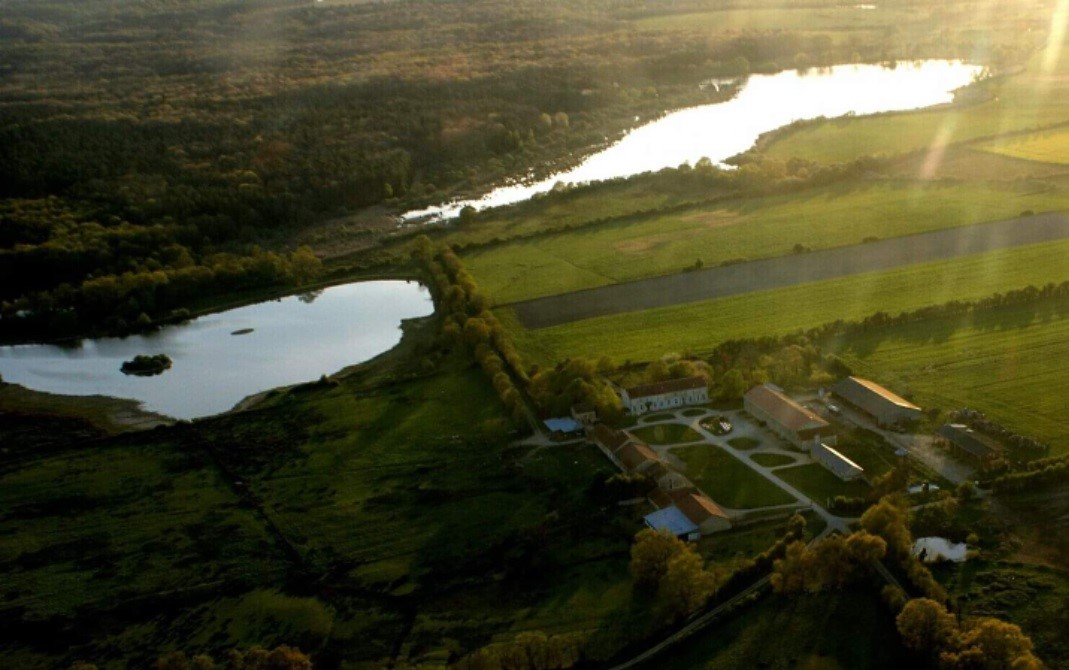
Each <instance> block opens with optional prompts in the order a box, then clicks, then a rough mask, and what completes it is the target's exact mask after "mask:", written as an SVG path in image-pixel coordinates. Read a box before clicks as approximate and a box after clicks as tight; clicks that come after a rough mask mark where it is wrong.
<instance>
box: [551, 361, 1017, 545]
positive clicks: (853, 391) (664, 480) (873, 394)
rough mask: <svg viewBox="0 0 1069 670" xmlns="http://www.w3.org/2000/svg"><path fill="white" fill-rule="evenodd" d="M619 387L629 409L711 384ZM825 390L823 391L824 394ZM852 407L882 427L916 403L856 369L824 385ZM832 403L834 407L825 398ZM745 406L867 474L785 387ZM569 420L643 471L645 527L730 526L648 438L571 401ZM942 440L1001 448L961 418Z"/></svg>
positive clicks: (989, 455) (844, 475) (831, 466)
mask: <svg viewBox="0 0 1069 670" xmlns="http://www.w3.org/2000/svg"><path fill="white" fill-rule="evenodd" d="M617 392H618V394H619V395H620V399H621V401H622V403H623V406H624V408H625V409H627V410H628V412H630V413H631V414H632V415H636V416H637V415H641V414H645V413H647V412H655V411H662V410H673V409H678V408H682V407H686V406H692V405H702V404H705V403H707V402H708V401H709V391H708V387H707V384H706V382H705V380H704V379H703V378H701V377H688V378H684V379H673V380H668V381H664V382H658V383H654V384H645V385H642V386H636V387H632V388H626V389H625V388H619V387H617ZM822 395H823V394H822ZM830 395H833V396H835V397H836V398H838V399H839V400H840V401H841V402H843V403H844V404H845V405H847V406H849V407H850V408H851V409H852V410H853V411H855V412H857V413H859V414H862V415H864V416H865V417H867V418H868V419H869V420H871V421H872V422H873V423H875V424H876V425H877V426H880V427H881V428H901V427H903V426H907V425H910V424H912V423H914V422H916V421H917V420H918V419H920V417H921V413H922V410H921V408H920V407H918V406H916V405H914V404H913V403H911V402H909V401H908V400H906V399H904V398H902V397H900V396H898V395H897V394H895V393H894V392H892V391H890V390H888V389H886V388H884V387H883V386H880V385H879V384H877V383H875V382H872V381H869V380H867V379H862V378H860V377H852V376H851V377H847V378H845V379H843V380H841V381H839V382H838V383H837V384H835V385H834V386H833V387H832V388H831V389H830ZM829 407H831V408H832V409H833V410H834V411H836V412H837V411H839V410H838V408H836V407H835V406H834V405H830V404H829ZM743 409H744V410H745V411H746V413H747V414H749V415H750V416H751V417H753V418H754V419H755V420H756V421H757V422H758V423H759V424H760V425H762V426H764V427H765V428H767V429H768V430H770V431H772V432H773V433H775V434H777V435H778V436H779V437H781V438H782V439H783V440H785V441H786V442H788V443H789V444H790V445H792V446H793V447H794V448H795V449H797V450H799V451H802V452H805V453H807V454H809V456H810V457H812V459H813V460H814V461H815V462H817V463H819V464H820V465H822V466H824V467H825V468H826V469H827V470H829V471H830V472H832V473H833V474H834V475H835V476H837V477H838V478H839V479H841V480H843V481H852V480H856V479H862V478H864V477H865V471H864V468H862V467H861V466H860V465H858V464H857V463H855V462H853V461H852V460H850V459H849V458H847V457H846V456H844V455H843V454H841V453H840V452H839V451H837V450H836V449H835V445H836V442H837V438H836V433H835V428H834V426H833V425H832V424H831V423H829V422H828V421H826V420H825V419H824V418H823V417H821V416H820V415H819V414H817V413H816V412H815V411H813V410H812V409H810V408H809V407H807V406H805V405H803V404H800V403H798V402H797V401H795V400H793V399H792V398H790V397H789V396H788V395H787V394H786V393H784V391H783V389H781V388H778V387H776V386H774V385H772V384H761V385H758V386H755V387H753V388H752V389H750V390H749V391H748V392H747V393H746V394H745V395H744V397H743ZM567 421H570V422H571V424H570V426H571V427H585V433H586V436H587V439H588V440H589V441H590V442H592V443H593V444H595V445H596V446H597V447H598V448H599V449H600V450H601V451H602V453H604V454H605V456H606V457H607V458H608V459H609V460H610V461H612V463H613V464H615V465H616V467H618V468H619V469H620V470H621V471H623V472H625V473H629V474H641V475H643V476H645V477H647V478H648V479H649V480H651V481H652V482H654V483H655V484H656V486H655V488H654V489H653V491H652V493H651V494H650V495H649V501H650V502H651V503H652V504H653V505H654V506H655V507H657V508H658V509H657V511H656V512H654V513H652V514H650V515H648V516H647V517H646V523H647V525H649V526H650V527H653V528H657V529H666V530H668V531H670V532H672V533H673V534H675V535H676V536H679V537H684V538H688V539H697V538H698V537H700V536H702V535H707V534H710V533H715V532H718V531H722V530H727V529H729V528H731V525H732V519H731V516H730V515H729V514H728V513H727V512H725V511H724V510H723V509H721V508H720V507H719V506H718V505H717V504H716V503H715V502H713V500H712V499H711V498H709V496H707V495H706V494H705V493H703V492H702V491H700V490H699V489H698V488H697V487H696V486H694V484H692V483H691V482H690V481H689V480H688V479H687V478H686V477H685V476H684V475H683V474H681V473H680V472H678V471H676V470H674V469H673V468H672V467H671V465H670V464H669V463H668V462H667V461H665V460H664V459H662V458H661V456H660V455H659V454H658V453H657V452H656V451H654V450H653V449H652V448H651V447H650V446H649V445H647V444H645V443H644V442H642V441H641V440H639V439H637V438H636V437H635V436H634V435H632V434H631V433H629V432H627V431H625V430H617V429H614V428H611V427H609V426H607V425H605V424H603V423H598V422H597V416H596V413H595V412H594V410H593V408H591V407H585V406H576V407H574V408H573V410H572V419H570V420H567ZM939 438H940V439H941V440H942V441H943V443H944V444H945V445H946V446H947V447H949V448H952V449H953V450H955V451H956V452H957V453H958V454H959V455H961V456H963V457H965V458H966V459H968V460H971V461H973V462H975V463H977V464H979V465H981V466H984V465H986V464H987V463H989V462H990V461H991V460H993V459H995V458H998V457H999V456H1000V455H1001V451H1002V448H1001V446H1000V445H999V444H998V443H997V442H995V441H994V440H992V439H991V438H988V437H986V436H984V435H982V434H979V433H976V432H975V431H973V430H971V429H969V428H968V427H966V426H963V425H959V424H947V425H945V426H943V427H942V428H941V429H940V430H939Z"/></svg>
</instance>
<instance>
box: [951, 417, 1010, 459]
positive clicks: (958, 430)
mask: <svg viewBox="0 0 1069 670" xmlns="http://www.w3.org/2000/svg"><path fill="white" fill-rule="evenodd" d="M939 435H941V436H942V437H945V438H946V439H948V440H950V441H951V442H953V443H954V444H956V445H958V446H959V447H961V448H962V449H964V450H965V451H967V452H969V453H970V454H972V455H973V456H976V457H978V458H985V457H987V456H990V455H992V454H997V453H1000V452H1001V451H1002V445H1001V444H999V443H998V442H997V441H995V440H993V439H991V438H990V437H988V436H987V435H983V434H981V433H977V432H976V431H975V430H973V429H972V428H969V427H968V426H966V425H964V424H960V423H948V424H945V425H944V426H943V427H941V428H940V429H939Z"/></svg>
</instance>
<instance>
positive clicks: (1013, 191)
mask: <svg viewBox="0 0 1069 670" xmlns="http://www.w3.org/2000/svg"><path fill="white" fill-rule="evenodd" d="M1063 209H1069V189H1065V188H1063V187H1061V188H1060V187H1052V186H1051V185H1042V186H1037V185H1035V184H1028V183H1024V184H1014V185H978V184H969V185H964V184H942V183H939V184H931V183H926V182H915V181H882V182H852V183H848V184H840V185H836V186H832V187H826V188H820V189H813V190H809V191H804V192H802V193H797V194H791V195H783V196H772V197H766V198H749V199H739V200H733V201H730V202H729V203H727V204H724V205H723V206H720V207H716V208H696V209H693V210H688V211H684V212H680V213H672V214H665V215H654V216H651V217H640V218H637V219H634V220H627V221H621V222H616V223H609V224H605V225H601V226H596V227H590V228H584V229H582V230H578V231H571V232H566V233H560V234H554V235H548V236H543V237H538V238H534V239H530V240H516V241H513V242H510V243H507V244H502V245H498V246H494V247H489V248H485V249H480V250H476V251H473V252H469V253H465V254H464V262H465V264H466V265H467V266H468V269H469V270H470V271H471V273H472V274H473V275H474V276H475V278H476V280H477V281H478V283H479V285H480V286H481V287H482V288H483V290H485V291H486V292H487V293H488V294H489V295H490V297H491V298H492V299H493V300H494V302H496V303H498V304H503V303H510V302H515V301H519V300H526V299H529V298H534V297H539V296H544V295H553V294H557V293H564V292H568V291H574V290H578V289H583V288H591V287H594V286H602V285H605V284H613V283H617V282H622V281H627V280H631V279H639V278H643V277H650V276H655V275H662V274H673V273H677V272H682V271H683V270H684V269H687V268H691V267H693V266H694V264H695V262H696V260H697V259H701V260H702V262H703V263H704V265H705V266H706V267H710V266H713V265H718V264H720V263H723V262H725V261H738V260H740V259H749V260H753V259H757V258H768V257H773V256H782V255H787V254H790V253H792V250H793V248H794V246H795V245H797V244H802V245H804V246H806V247H809V248H811V249H823V248H829V247H840V246H848V245H852V244H859V243H861V242H863V241H864V240H865V239H867V238H873V237H878V238H888V237H897V236H901V235H910V234H914V233H922V232H926V231H932V230H939V229H943V228H950V227H955V226H962V225H967V224H970V223H978V222H982V221H994V220H998V219H1004V218H1011V217H1014V216H1017V215H1019V214H1020V213H1021V212H1023V211H1025V210H1032V211H1036V212H1040V211H1054V210H1063Z"/></svg>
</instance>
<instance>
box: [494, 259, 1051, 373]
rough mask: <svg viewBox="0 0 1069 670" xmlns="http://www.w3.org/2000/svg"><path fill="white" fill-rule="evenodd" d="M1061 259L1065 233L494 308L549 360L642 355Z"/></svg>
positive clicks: (961, 286) (934, 292) (931, 300)
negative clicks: (569, 303) (686, 290)
mask: <svg viewBox="0 0 1069 670" xmlns="http://www.w3.org/2000/svg"><path fill="white" fill-rule="evenodd" d="M1066 258H1069V241H1060V242H1054V243H1048V244H1040V245H1033V246H1027V247H1019V248H1016V249H1008V250H1000V251H994V252H988V253H986V254H980V255H976V256H969V257H964V258H959V259H954V260H951V261H938V262H934V263H924V264H918V265H914V266H911V267H908V268H903V269H898V270H892V271H888V272H874V273H866V274H861V275H855V276H853V277H846V278H842V279H833V280H829V281H823V282H815V283H812V284H803V285H798V286H793V287H790V288H786V289H777V290H775V291H764V292H760V293H750V294H746V295H741V296H734V297H730V298H722V299H717V300H708V301H703V302H695V303H689V304H685V305H675V306H672V307H665V308H661V309H654V310H647V311H643V312H633V313H628V314H617V315H612V316H605V317H598V318H595V319H588V320H585V321H579V322H575V323H570V324H566V325H562V326H554V327H552V328H545V329H540V330H526V329H524V328H523V327H522V326H521V325H520V324H519V323H518V321H517V320H516V318H515V316H514V315H513V314H512V312H511V311H510V310H508V309H507V308H505V309H499V310H497V313H498V315H499V318H500V319H501V321H502V323H504V324H506V325H507V327H508V328H509V329H510V331H511V332H512V333H513V337H514V339H515V340H516V342H517V344H518V346H519V347H520V348H521V350H522V351H523V352H524V355H525V356H526V357H527V358H528V359H530V360H531V361H532V362H537V363H541V364H552V363H555V362H556V361H558V360H563V359H565V358H567V357H569V356H587V357H592V358H597V357H599V356H609V357H610V358H612V359H613V360H615V361H616V362H618V363H619V362H624V361H628V360H630V361H649V360H654V359H657V358H660V357H661V356H664V355H665V354H668V353H680V354H682V353H694V354H701V353H703V352H707V351H709V350H711V349H712V348H713V347H714V346H715V345H716V344H718V343H720V342H723V341H725V340H730V339H738V338H749V337H761V336H765V335H779V334H783V333H788V332H792V331H796V330H799V329H805V328H811V327H815V326H819V325H821V324H824V323H828V322H832V321H836V320H839V319H843V320H851V319H860V318H864V317H866V316H868V315H870V314H872V313H873V312H874V311H876V310H877V309H879V310H882V311H885V312H888V313H891V314H894V313H898V312H901V311H906V310H911V309H917V308H919V307H924V306H927V305H934V304H942V303H945V302H948V301H950V300H963V299H972V298H981V297H985V296H989V295H991V294H993V293H996V292H999V291H1006V290H1009V289H1016V288H1023V287H1025V286H1028V285H1030V284H1031V285H1035V286H1042V285H1043V284H1046V283H1048V282H1060V281H1065V280H1067V279H1069V262H1066Z"/></svg>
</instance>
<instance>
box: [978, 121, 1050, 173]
mask: <svg viewBox="0 0 1069 670" xmlns="http://www.w3.org/2000/svg"><path fill="white" fill-rule="evenodd" d="M983 148H984V149H985V150H986V151H990V152H992V153H996V154H1001V155H1004V156H1010V157H1012V158H1022V159H1024V160H1030V161H1039V162H1041V163H1057V164H1059V165H1067V164H1069V130H1066V129H1064V128H1062V129H1058V130H1052V131H1048V132H1042V133H1032V134H1030V135H1025V136H1023V137H1017V136H1015V137H1008V138H1004V139H998V140H993V141H991V142H987V143H985V144H984V146H983Z"/></svg>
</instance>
